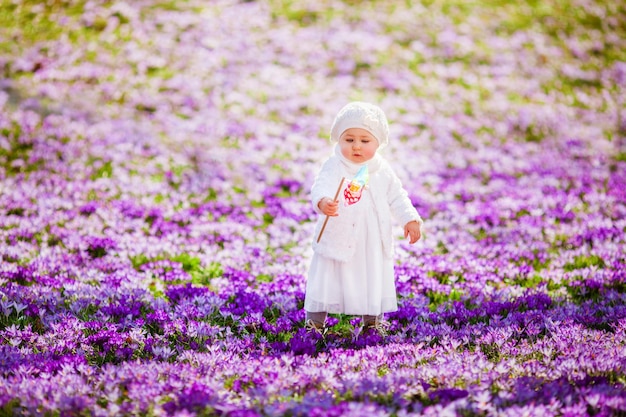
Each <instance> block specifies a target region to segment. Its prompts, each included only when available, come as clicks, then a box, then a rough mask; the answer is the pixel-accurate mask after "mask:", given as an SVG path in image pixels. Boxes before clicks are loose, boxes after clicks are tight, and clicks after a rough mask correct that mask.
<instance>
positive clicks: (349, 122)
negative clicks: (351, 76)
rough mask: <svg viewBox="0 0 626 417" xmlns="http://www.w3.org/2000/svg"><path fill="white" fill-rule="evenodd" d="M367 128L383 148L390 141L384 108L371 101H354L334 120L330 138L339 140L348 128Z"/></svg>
mask: <svg viewBox="0 0 626 417" xmlns="http://www.w3.org/2000/svg"><path fill="white" fill-rule="evenodd" d="M351 128H359V129H365V130H367V131H368V132H370V133H371V134H372V136H374V137H375V138H376V140H377V141H378V145H379V146H380V147H381V148H382V147H383V146H385V145H387V144H388V143H389V123H388V122H387V116H385V112H383V110H382V109H381V108H380V107H378V106H376V105H374V104H370V103H365V102H362V101H352V102H350V103H348V104H346V105H345V106H344V107H343V108H342V109H341V110H339V113H337V116H336V117H335V121H334V122H333V126H332V128H331V129H330V140H331V141H332V142H338V141H339V138H340V137H341V135H342V134H343V132H345V131H346V130H348V129H351Z"/></svg>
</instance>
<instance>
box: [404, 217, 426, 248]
mask: <svg viewBox="0 0 626 417" xmlns="http://www.w3.org/2000/svg"><path fill="white" fill-rule="evenodd" d="M404 237H405V238H406V237H409V243H411V244H413V243H415V242H417V241H418V240H420V238H421V237H422V230H421V227H420V224H419V223H418V222H416V221H415V220H413V221H412V222H408V223H407V224H405V225H404Z"/></svg>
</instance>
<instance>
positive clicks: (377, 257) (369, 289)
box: [304, 188, 398, 316]
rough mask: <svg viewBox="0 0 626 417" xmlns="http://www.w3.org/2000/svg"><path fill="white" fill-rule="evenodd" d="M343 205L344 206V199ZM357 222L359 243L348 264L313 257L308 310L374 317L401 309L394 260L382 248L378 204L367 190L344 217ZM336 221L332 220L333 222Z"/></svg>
mask: <svg viewBox="0 0 626 417" xmlns="http://www.w3.org/2000/svg"><path fill="white" fill-rule="evenodd" d="M339 204H343V198H340V200H339ZM341 215H343V216H350V217H352V218H353V219H354V221H355V223H356V224H355V226H356V227H355V231H356V237H357V242H358V244H357V245H356V250H355V253H354V256H353V257H352V259H351V260H349V261H347V262H342V261H338V260H335V259H331V258H328V257H326V256H323V255H320V254H318V253H314V254H313V259H312V260H311V266H310V268H309V275H308V279H307V285H306V297H305V302H304V309H305V310H306V311H310V312H322V311H324V312H328V313H343V314H350V315H364V314H366V315H372V316H376V315H378V314H380V313H385V312H391V311H396V310H397V309H398V304H397V298H396V287H395V282H394V269H393V259H392V258H391V257H389V256H386V255H385V254H384V252H383V248H382V238H381V234H380V228H379V226H378V224H379V223H378V221H377V219H376V211H375V210H374V203H373V200H372V197H371V194H370V192H369V189H367V188H366V189H365V190H364V191H363V194H362V196H361V200H360V201H358V202H357V203H355V204H353V205H351V206H348V207H346V208H345V211H344V212H343V213H342V214H341ZM333 220H334V218H330V219H329V222H332V221H333Z"/></svg>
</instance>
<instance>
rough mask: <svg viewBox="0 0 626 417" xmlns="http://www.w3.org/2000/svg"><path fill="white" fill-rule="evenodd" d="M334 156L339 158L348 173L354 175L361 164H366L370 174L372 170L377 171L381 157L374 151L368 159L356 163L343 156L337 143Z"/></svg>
mask: <svg viewBox="0 0 626 417" xmlns="http://www.w3.org/2000/svg"><path fill="white" fill-rule="evenodd" d="M335 156H337V158H339V160H340V161H341V163H342V164H343V166H344V167H345V168H346V170H347V171H348V173H350V175H355V174H356V173H357V171H358V170H359V168H361V167H362V166H363V165H367V169H368V171H369V172H370V174H373V173H374V172H376V171H378V169H379V168H380V166H381V163H382V159H383V158H382V157H381V156H380V155H379V154H378V153H376V154H375V155H374V157H373V158H372V159H370V160H369V161H367V162H364V163H362V164H356V163H354V162H352V161H350V160H348V159H347V158H346V157H345V156H343V155H342V154H341V148H340V147H339V145H338V144H337V145H335Z"/></svg>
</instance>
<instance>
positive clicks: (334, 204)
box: [317, 197, 339, 217]
mask: <svg viewBox="0 0 626 417" xmlns="http://www.w3.org/2000/svg"><path fill="white" fill-rule="evenodd" d="M317 207H319V209H320V210H321V211H322V213H324V214H325V215H327V216H333V217H334V216H338V215H339V214H338V213H337V210H338V209H339V202H338V201H336V200H333V199H332V198H330V197H324V198H322V199H321V200H320V202H319V203H317Z"/></svg>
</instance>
